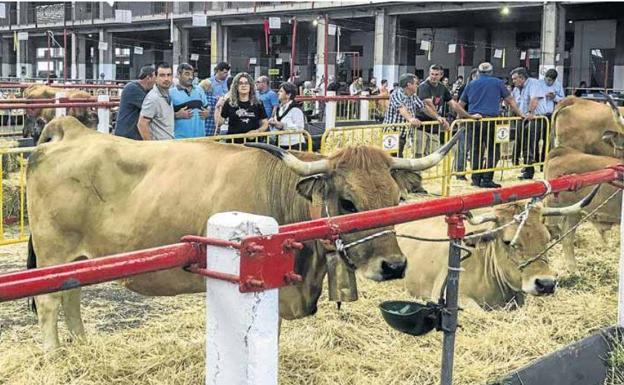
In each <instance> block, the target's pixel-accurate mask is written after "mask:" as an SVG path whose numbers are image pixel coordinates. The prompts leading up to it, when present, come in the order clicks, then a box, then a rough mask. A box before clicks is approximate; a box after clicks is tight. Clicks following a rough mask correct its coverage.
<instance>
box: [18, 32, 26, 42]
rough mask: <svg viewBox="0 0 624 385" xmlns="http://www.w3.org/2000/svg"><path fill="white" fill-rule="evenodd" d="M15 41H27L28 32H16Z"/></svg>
mask: <svg viewBox="0 0 624 385" xmlns="http://www.w3.org/2000/svg"><path fill="white" fill-rule="evenodd" d="M17 40H28V32H18V33H17Z"/></svg>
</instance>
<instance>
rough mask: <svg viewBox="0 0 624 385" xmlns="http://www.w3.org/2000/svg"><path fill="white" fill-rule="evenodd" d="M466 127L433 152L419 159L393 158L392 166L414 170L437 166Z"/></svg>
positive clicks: (393, 167)
mask: <svg viewBox="0 0 624 385" xmlns="http://www.w3.org/2000/svg"><path fill="white" fill-rule="evenodd" d="M465 129H466V128H465V127H462V128H461V130H459V131H457V133H456V134H455V135H454V136H453V137H452V138H451V140H449V142H448V143H447V144H445V145H444V146H442V147H440V148H438V149H437V150H436V151H435V152H434V153H433V154H430V155H427V156H425V157H424V158H418V159H405V158H392V160H393V163H392V166H391V167H390V168H392V169H393V170H413V171H422V170H426V169H428V168H431V167H433V166H435V165H436V164H438V163H440V161H441V160H442V159H443V158H444V157H445V156H446V154H448V152H449V151H451V148H453V146H454V145H455V143H457V141H458V140H459V136H460V135H461V134H462V132H463V131H464V130H465Z"/></svg>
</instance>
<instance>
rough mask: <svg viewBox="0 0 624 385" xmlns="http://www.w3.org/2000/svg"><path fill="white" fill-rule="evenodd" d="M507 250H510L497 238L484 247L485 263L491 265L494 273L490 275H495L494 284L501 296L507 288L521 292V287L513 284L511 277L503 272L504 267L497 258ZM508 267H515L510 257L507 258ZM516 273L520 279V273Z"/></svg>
mask: <svg viewBox="0 0 624 385" xmlns="http://www.w3.org/2000/svg"><path fill="white" fill-rule="evenodd" d="M509 252H510V251H508V250H506V248H505V245H504V244H503V243H502V241H501V240H500V239H498V238H497V239H496V240H494V242H491V244H490V246H489V247H488V248H487V249H486V264H487V265H490V266H491V267H492V272H493V273H494V274H493V275H492V276H493V277H495V279H496V284H497V286H498V287H499V289H500V292H501V294H502V295H503V296H505V294H506V293H507V292H508V290H509V289H510V290H511V291H512V292H513V293H514V294H515V293H522V288H521V287H515V286H514V284H513V283H512V281H513V279H512V278H510V277H509V274H507V273H506V272H505V267H504V266H502V263H501V261H500V260H499V258H500V256H502V255H504V254H507V253H509ZM509 267H510V268H512V269H516V268H517V266H516V265H515V264H514V263H513V261H512V260H511V259H510V260H509ZM518 274H520V280H521V281H522V273H521V272H519V273H518ZM520 285H521V286H522V283H520Z"/></svg>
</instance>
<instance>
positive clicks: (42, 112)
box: [23, 84, 98, 144]
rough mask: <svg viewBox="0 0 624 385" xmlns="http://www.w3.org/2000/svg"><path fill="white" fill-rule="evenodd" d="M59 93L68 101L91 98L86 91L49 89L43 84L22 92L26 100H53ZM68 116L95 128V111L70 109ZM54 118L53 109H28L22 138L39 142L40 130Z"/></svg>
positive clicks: (83, 108)
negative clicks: (29, 138)
mask: <svg viewBox="0 0 624 385" xmlns="http://www.w3.org/2000/svg"><path fill="white" fill-rule="evenodd" d="M59 92H63V93H65V96H66V97H67V98H68V99H70V100H71V99H85V98H89V97H91V94H89V93H88V92H86V91H81V90H74V89H62V88H55V87H50V86H48V85H45V84H33V85H32V86H30V87H28V88H26V89H25V90H24V93H23V95H24V98H26V99H54V98H55V97H56V94H57V93H59ZM67 115H68V116H73V117H75V118H76V119H78V120H79V121H80V122H81V123H82V124H84V125H85V126H87V127H90V128H96V127H97V124H98V116H97V113H96V112H95V110H93V109H91V108H86V107H78V108H77V107H72V108H69V109H68V110H67ZM55 116H56V110H55V109H54V108H43V109H41V108H28V109H26V115H25V120H24V129H23V137H24V138H27V137H32V138H33V141H34V143H35V144H37V143H38V142H39V135H41V130H42V129H43V126H45V125H46V124H47V123H48V122H50V121H51V120H52V119H54V117H55Z"/></svg>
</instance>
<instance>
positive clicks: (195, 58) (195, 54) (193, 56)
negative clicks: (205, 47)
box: [191, 53, 199, 61]
mask: <svg viewBox="0 0 624 385" xmlns="http://www.w3.org/2000/svg"><path fill="white" fill-rule="evenodd" d="M191 60H192V61H197V60H199V54H198V53H192V54H191Z"/></svg>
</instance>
